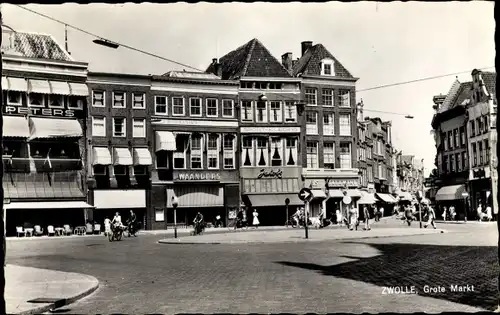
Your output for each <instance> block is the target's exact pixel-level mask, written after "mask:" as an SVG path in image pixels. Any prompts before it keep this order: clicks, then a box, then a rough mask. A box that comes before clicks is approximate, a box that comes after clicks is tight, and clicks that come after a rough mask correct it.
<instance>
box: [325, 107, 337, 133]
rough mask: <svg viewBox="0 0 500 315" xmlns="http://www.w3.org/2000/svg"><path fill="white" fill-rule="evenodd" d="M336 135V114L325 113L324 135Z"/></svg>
mask: <svg viewBox="0 0 500 315" xmlns="http://www.w3.org/2000/svg"><path fill="white" fill-rule="evenodd" d="M334 134H335V123H334V114H333V113H326V112H323V135H326V136H333V135H334Z"/></svg>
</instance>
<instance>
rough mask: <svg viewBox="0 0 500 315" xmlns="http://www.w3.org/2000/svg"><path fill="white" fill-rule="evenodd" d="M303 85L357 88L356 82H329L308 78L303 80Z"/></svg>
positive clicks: (322, 79)
mask: <svg viewBox="0 0 500 315" xmlns="http://www.w3.org/2000/svg"><path fill="white" fill-rule="evenodd" d="M302 84H317V85H327V86H336V87H346V86H348V87H355V86H356V81H348V80H327V79H324V78H321V77H319V76H318V77H307V78H303V80H302Z"/></svg>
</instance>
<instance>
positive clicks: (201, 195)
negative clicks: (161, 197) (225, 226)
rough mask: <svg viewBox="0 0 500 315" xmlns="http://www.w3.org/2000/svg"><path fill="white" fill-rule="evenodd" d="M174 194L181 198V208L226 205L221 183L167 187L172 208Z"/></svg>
mask: <svg viewBox="0 0 500 315" xmlns="http://www.w3.org/2000/svg"><path fill="white" fill-rule="evenodd" d="M174 195H175V196H177V198H178V199H179V205H178V207H179V208H202V207H223V206H224V188H223V187H221V186H219V185H179V186H176V187H173V188H171V187H170V188H167V207H168V208H172V196H174Z"/></svg>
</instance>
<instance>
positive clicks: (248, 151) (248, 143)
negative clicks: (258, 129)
mask: <svg viewBox="0 0 500 315" xmlns="http://www.w3.org/2000/svg"><path fill="white" fill-rule="evenodd" d="M241 141H242V148H243V152H242V155H241V158H242V163H241V165H242V166H255V142H254V139H253V138H252V137H251V136H246V137H242V139H241ZM259 153H260V151H259Z"/></svg>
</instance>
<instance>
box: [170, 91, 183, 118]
mask: <svg viewBox="0 0 500 315" xmlns="http://www.w3.org/2000/svg"><path fill="white" fill-rule="evenodd" d="M184 115H185V112H184V98H183V97H177V96H174V97H172V116H184Z"/></svg>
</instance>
